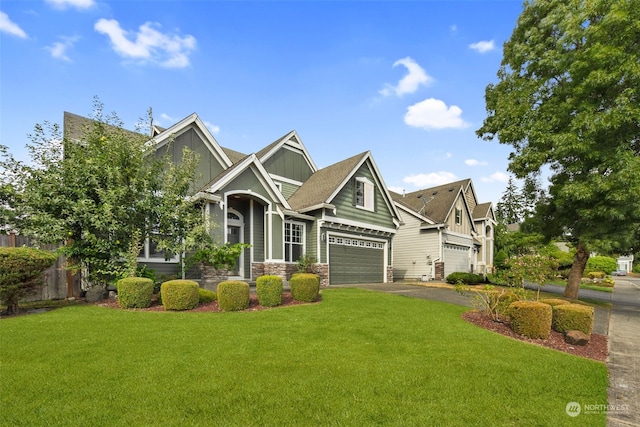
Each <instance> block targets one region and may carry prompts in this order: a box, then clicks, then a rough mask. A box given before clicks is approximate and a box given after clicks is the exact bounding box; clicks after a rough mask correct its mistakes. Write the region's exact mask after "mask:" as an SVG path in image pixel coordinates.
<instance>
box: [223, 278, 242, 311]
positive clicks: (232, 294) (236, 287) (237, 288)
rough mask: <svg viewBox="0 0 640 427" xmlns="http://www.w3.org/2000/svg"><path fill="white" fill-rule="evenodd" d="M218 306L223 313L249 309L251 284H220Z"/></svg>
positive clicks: (230, 281)
mask: <svg viewBox="0 0 640 427" xmlns="http://www.w3.org/2000/svg"><path fill="white" fill-rule="evenodd" d="M218 306H219V307H220V310H222V311H240V310H244V309H246V308H248V307H249V284H248V283H246V282H241V281H239V280H226V281H224V282H220V283H219V284H218Z"/></svg>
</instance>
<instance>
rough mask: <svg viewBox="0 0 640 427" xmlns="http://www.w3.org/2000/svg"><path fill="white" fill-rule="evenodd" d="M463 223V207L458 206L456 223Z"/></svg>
mask: <svg viewBox="0 0 640 427" xmlns="http://www.w3.org/2000/svg"><path fill="white" fill-rule="evenodd" d="M460 224H462V209H458V208H456V225H460Z"/></svg>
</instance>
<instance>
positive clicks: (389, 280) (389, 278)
mask: <svg viewBox="0 0 640 427" xmlns="http://www.w3.org/2000/svg"><path fill="white" fill-rule="evenodd" d="M387 283H393V266H391V265H388V266H387Z"/></svg>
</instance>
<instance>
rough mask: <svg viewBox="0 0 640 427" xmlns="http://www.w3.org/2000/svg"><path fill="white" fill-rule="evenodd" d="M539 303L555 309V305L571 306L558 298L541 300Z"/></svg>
mask: <svg viewBox="0 0 640 427" xmlns="http://www.w3.org/2000/svg"><path fill="white" fill-rule="evenodd" d="M540 302H542V303H545V304H549V305H550V306H551V307H555V306H557V305H565V304H571V303H570V302H569V301H567V300H565V299H560V298H543V299H541V300H540Z"/></svg>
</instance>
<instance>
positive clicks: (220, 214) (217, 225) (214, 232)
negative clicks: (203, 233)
mask: <svg viewBox="0 0 640 427" xmlns="http://www.w3.org/2000/svg"><path fill="white" fill-rule="evenodd" d="M209 225H210V233H211V236H212V237H213V241H214V242H216V243H218V244H222V243H224V238H225V230H224V211H223V210H222V209H220V205H218V204H217V203H210V204H209Z"/></svg>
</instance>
